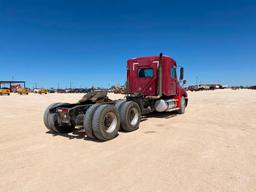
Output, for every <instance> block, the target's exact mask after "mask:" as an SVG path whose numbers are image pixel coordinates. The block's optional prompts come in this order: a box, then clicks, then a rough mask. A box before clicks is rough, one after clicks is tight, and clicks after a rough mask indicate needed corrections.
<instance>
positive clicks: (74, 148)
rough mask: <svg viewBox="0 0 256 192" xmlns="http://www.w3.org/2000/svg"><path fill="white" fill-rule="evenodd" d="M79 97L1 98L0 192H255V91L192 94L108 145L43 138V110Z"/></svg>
mask: <svg viewBox="0 0 256 192" xmlns="http://www.w3.org/2000/svg"><path fill="white" fill-rule="evenodd" d="M81 97H82V94H48V95H34V94H30V95H29V96H19V95H11V96H2V97H0V106H1V108H0V117H1V118H0V119H1V122H0V128H1V132H0V178H1V179H0V191H26V192H28V191H86V192H87V191H109V192H110V191H111V192H112V191H116V192H121V191H130V192H134V191H140V192H144V191H145V192H150V191H152V192H157V191H161V192H167V191H175V192H177V191H186V192H187V191H195V192H199V191H207V192H209V191H213V192H216V191H225V192H226V191H228V192H231V191H238V192H241V191H244V192H245V191H246V192H255V191H256V91H253V90H239V91H233V90H217V91H205V92H197V93H191V92H189V106H188V108H187V111H186V113H185V114H184V115H168V114H154V115H150V116H147V117H145V119H144V121H143V122H141V125H140V129H139V130H137V131H135V132H131V133H122V132H121V133H120V135H119V136H118V137H117V138H115V139H114V140H111V141H108V142H95V141H90V140H86V139H84V136H83V134H71V135H53V134H51V133H48V132H47V129H46V128H45V127H44V124H43V121H42V117H43V112H44V110H45V108H46V107H47V106H48V105H49V104H51V103H53V102H57V101H65V102H76V101H77V100H78V99H80V98H81ZM110 97H111V98H116V97H119V96H118V95H113V94H112V95H110Z"/></svg>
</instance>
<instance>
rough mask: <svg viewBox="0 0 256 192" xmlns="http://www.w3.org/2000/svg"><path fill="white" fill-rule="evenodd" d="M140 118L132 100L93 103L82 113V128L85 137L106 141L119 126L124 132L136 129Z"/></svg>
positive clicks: (115, 134)
mask: <svg viewBox="0 0 256 192" xmlns="http://www.w3.org/2000/svg"><path fill="white" fill-rule="evenodd" d="M140 118H141V111H140V108H139V106H138V104H137V103H135V102H133V101H128V102H126V101H122V100H120V101H118V102H117V103H116V104H115V105H110V104H94V105H92V106H91V107H90V108H89V109H88V110H87V111H86V113H85V115H84V129H85V132H86V135H87V137H89V138H91V139H95V138H97V139H99V140H101V141H107V140H111V139H113V138H115V137H116V136H117V135H118V131H119V129H120V128H121V129H122V130H123V131H126V132H130V131H135V130H137V129H138V128H139V123H140Z"/></svg>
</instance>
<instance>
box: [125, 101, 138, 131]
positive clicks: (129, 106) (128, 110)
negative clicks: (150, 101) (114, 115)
mask: <svg viewBox="0 0 256 192" xmlns="http://www.w3.org/2000/svg"><path fill="white" fill-rule="evenodd" d="M120 119H121V128H122V130H124V131H126V132H131V131H135V130H137V129H138V128H139V124H140V119H141V111H140V107H139V105H138V104H137V103H135V102H133V101H128V102H125V103H124V104H123V105H122V106H121V108H120Z"/></svg>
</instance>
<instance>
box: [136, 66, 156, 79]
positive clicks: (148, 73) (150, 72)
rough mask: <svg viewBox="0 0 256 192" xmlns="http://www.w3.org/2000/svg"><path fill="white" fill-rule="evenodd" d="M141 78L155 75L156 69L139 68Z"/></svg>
mask: <svg viewBox="0 0 256 192" xmlns="http://www.w3.org/2000/svg"><path fill="white" fill-rule="evenodd" d="M138 76H139V78H152V77H153V76H154V71H153V69H152V68H144V69H138Z"/></svg>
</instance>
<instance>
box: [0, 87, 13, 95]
mask: <svg viewBox="0 0 256 192" xmlns="http://www.w3.org/2000/svg"><path fill="white" fill-rule="evenodd" d="M10 94H11V90H10V89H9V88H7V87H3V88H0V95H10Z"/></svg>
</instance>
